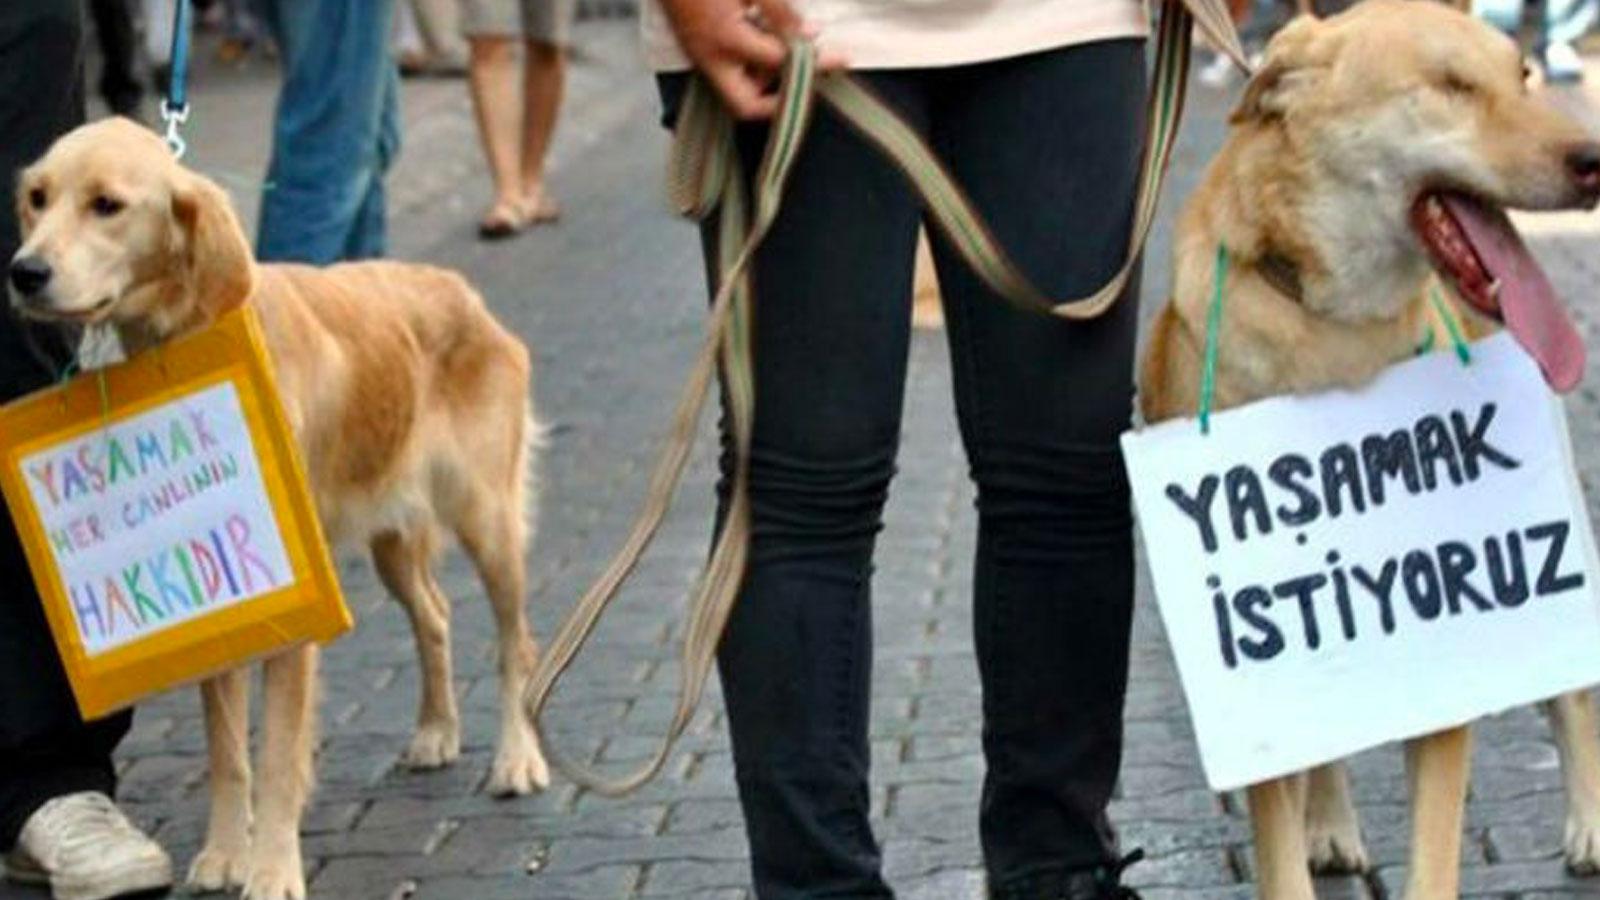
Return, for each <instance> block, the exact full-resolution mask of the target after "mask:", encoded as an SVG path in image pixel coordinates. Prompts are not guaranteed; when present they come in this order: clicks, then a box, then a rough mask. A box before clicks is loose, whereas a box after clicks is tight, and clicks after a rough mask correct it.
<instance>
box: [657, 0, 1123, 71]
mask: <svg viewBox="0 0 1600 900" xmlns="http://www.w3.org/2000/svg"><path fill="white" fill-rule="evenodd" d="M791 2H792V3H793V4H794V6H795V9H796V10H798V11H799V13H800V15H801V16H803V17H804V18H805V19H806V21H808V22H810V23H812V24H813V25H815V26H817V28H818V31H819V32H820V34H819V36H818V44H819V45H820V46H822V47H826V48H829V49H833V50H838V51H840V52H842V53H843V54H844V55H845V57H846V58H847V59H848V60H849V61H850V67H851V68H853V69H911V68H923V67H929V66H954V65H961V64H963V63H974V62H983V61H985V60H991V59H1003V58H1005V57H1008V56H1020V55H1022V54H1024V53H1033V52H1036V51H1040V50H1052V49H1055V48H1057V47H1065V46H1069V45H1072V44H1086V43H1089V42H1091V41H1102V40H1108V39H1111V38H1125V37H1142V36H1143V35H1144V34H1145V33H1146V32H1147V31H1148V29H1149V23H1148V20H1147V18H1146V14H1145V6H1144V2H1143V0H791ZM641 27H642V29H643V32H644V50H645V56H646V58H647V59H648V61H649V63H650V65H651V67H652V68H655V69H656V70H658V71H673V70H679V69H687V68H689V62H688V60H687V59H686V58H685V57H684V55H683V52H682V51H681V50H679V49H678V42H677V40H676V39H675V38H674V37H673V36H672V28H671V25H670V24H669V23H668V21H667V17H666V14H665V13H664V12H662V10H661V7H660V5H659V2H658V0H645V3H644V9H643V11H642V15H641Z"/></svg>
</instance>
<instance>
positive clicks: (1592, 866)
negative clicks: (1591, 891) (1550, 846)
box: [1566, 816, 1600, 876]
mask: <svg viewBox="0 0 1600 900" xmlns="http://www.w3.org/2000/svg"><path fill="white" fill-rule="evenodd" d="M1566 855H1567V871H1568V872H1571V873H1572V874H1574V875H1582V876H1589V875H1600V819H1596V818H1595V817H1593V816H1568V817H1567V837H1566Z"/></svg>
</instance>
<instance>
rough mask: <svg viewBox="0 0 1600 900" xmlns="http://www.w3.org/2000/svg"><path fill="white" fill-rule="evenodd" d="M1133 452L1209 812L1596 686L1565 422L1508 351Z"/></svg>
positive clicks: (1596, 630)
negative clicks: (1233, 792) (1266, 788)
mask: <svg viewBox="0 0 1600 900" xmlns="http://www.w3.org/2000/svg"><path fill="white" fill-rule="evenodd" d="M1122 444H1123V448H1124V450H1125V452H1126V456H1127V467H1128V473H1129V477H1130V479H1131V481H1132V484H1133V496H1134V503H1135V506H1136V509H1137V511H1138V516H1139V522H1140V528H1141V530H1142V532H1143V535H1144V542H1145V547H1146V549H1147V553H1148V555H1149V559H1150V569H1151V574H1152V576H1153V578H1154V585H1155V592H1156V599H1157V603H1158V605H1159V606H1160V609H1161V616H1162V619H1163V621H1164V622H1165V624H1166V629H1167V634H1168V637H1169V639H1170V641H1171V644H1172V649H1173V653H1174V655H1175V656H1176V658H1177V664H1178V671H1179V675H1180V678H1181V680H1182V682H1183V688H1184V692H1185V693H1186V694H1187V697H1188V702H1189V710H1190V714H1191V716H1192V717H1193V721H1194V728H1195V733H1196V736H1197V738H1198V741H1199V745H1200V756H1201V761H1202V763H1203V765H1204V767H1205V771H1206V778H1207V780H1208V781H1209V782H1210V784H1211V786H1212V787H1213V788H1214V789H1216V790H1229V789H1233V788H1237V787H1241V786H1244V785H1247V784H1253V783H1256V782H1259V781H1263V780H1265V779H1268V778H1273V777H1277V776H1279V775H1284V774H1288V773H1290V772H1295V771H1299V770H1302V769H1306V768H1309V767H1311V766H1314V765H1316V764H1319V763H1323V762H1327V761H1330V760H1333V759H1338V758H1340V757H1343V756H1347V755H1349V754H1351V753H1354V752H1356V751H1359V750H1363V749H1366V748H1369V747H1373V746H1376V745H1379V744H1383V743H1387V742H1389V741H1394V740H1398V739H1402V738H1409V737H1415V736H1418V735H1422V734H1427V733H1430V732H1433V731H1437V730H1439V729H1441V728H1446V727H1450V726H1453V725H1458V724H1461V723H1464V722H1468V721H1471V720H1472V719H1475V718H1479V717H1481V716H1484V715H1487V714H1490V713H1495V712H1499V711H1502V710H1505V709H1508V708H1511V707H1513V706H1518V705H1521V704H1525V703H1529V702H1533V701H1536V700H1541V699H1545V698H1548V697H1551V696H1554V695H1556V694H1559V693H1562V692H1565V691H1569V690H1573V689H1576V688H1581V687H1585V686H1588V685H1591V684H1595V683H1597V682H1600V603H1597V600H1600V597H1597V595H1596V578H1597V577H1600V563H1597V558H1596V553H1595V543H1594V537H1593V533H1592V531H1591V528H1590V524H1589V518H1588V514H1587V512H1586V510H1585V507H1584V502H1583V494H1582V490H1581V488H1580V487H1579V484H1578V479H1577V474H1576V472H1575V470H1574V468H1573V465H1572V457H1571V445H1570V439H1569V438H1568V436H1567V433H1566V420H1565V417H1564V414H1563V411H1562V408H1561V405H1560V403H1559V401H1558V400H1557V399H1556V398H1555V397H1554V395H1552V394H1551V393H1550V390H1549V389H1548V388H1547V387H1546V386H1545V384H1544V382H1543V380H1542V379H1541V378H1540V376H1539V372H1538V369H1537V368H1536V367H1535V365H1534V363H1533V362H1532V361H1531V360H1530V359H1528V357H1527V356H1526V355H1525V354H1524V353H1523V352H1522V350H1521V349H1520V348H1519V347H1517V345H1516V344H1515V343H1514V342H1513V341H1512V340H1511V338H1509V337H1508V336H1505V335H1497V336H1495V337H1492V338H1489V339H1487V340H1484V341H1482V342H1479V343H1477V344H1474V345H1473V346H1472V361H1471V364H1470V365H1465V366H1464V365H1462V364H1461V362H1460V361H1459V360H1458V359H1457V358H1456V357H1455V356H1454V355H1453V354H1450V353H1433V354H1429V355H1426V356H1422V357H1419V358H1417V359H1414V360H1410V361H1407V362H1405V363H1401V364H1399V365H1396V366H1394V367H1393V368H1391V369H1389V370H1388V371H1386V372H1384V373H1383V374H1382V375H1380V376H1379V377H1378V378H1377V379H1376V380H1374V381H1373V382H1372V383H1371V384H1370V385H1368V386H1366V387H1365V388H1363V389H1361V390H1359V391H1334V392H1329V393H1325V394H1320V395H1317V396H1312V397H1296V398H1290V397H1284V398H1274V399H1270V400H1264V401H1261V402H1258V403H1253V404H1250V405H1248V406H1243V407H1239V408H1237V409H1233V410H1229V411H1226V412H1222V413H1218V414H1216V415H1213V416H1212V418H1211V433H1210V434H1209V435H1202V434H1201V433H1200V429H1199V426H1198V424H1197V423H1196V421H1195V420H1194V419H1183V420H1178V421H1172V422H1166V423H1162V424H1160V425H1156V426H1152V427H1147V428H1144V429H1142V430H1138V431H1130V432H1128V433H1127V434H1124V435H1123V437H1122Z"/></svg>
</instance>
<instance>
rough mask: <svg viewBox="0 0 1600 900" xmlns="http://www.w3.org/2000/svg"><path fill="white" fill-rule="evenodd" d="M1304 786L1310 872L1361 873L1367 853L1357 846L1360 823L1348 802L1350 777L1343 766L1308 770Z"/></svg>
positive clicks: (1339, 764) (1364, 849)
mask: <svg viewBox="0 0 1600 900" xmlns="http://www.w3.org/2000/svg"><path fill="white" fill-rule="evenodd" d="M1307 778H1308V784H1307V786H1306V846H1307V848H1308V849H1309V852H1310V861H1311V871H1313V872H1317V873H1327V874H1343V873H1353V872H1365V871H1366V870H1367V865H1368V862H1367V849H1366V847H1364V846H1362V842H1361V820H1360V819H1358V818H1357V817H1356V808H1355V804H1354V803H1352V802H1351V801H1350V774H1349V773H1348V772H1347V771H1345V767H1344V763H1338V762H1335V763H1328V764H1327V765H1324V766H1318V767H1316V768H1315V769H1312V770H1311V773H1310V775H1309V776H1307Z"/></svg>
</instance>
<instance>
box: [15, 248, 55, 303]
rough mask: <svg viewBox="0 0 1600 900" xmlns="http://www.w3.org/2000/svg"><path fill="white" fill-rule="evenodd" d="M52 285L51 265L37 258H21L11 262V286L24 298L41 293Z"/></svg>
mask: <svg viewBox="0 0 1600 900" xmlns="http://www.w3.org/2000/svg"><path fill="white" fill-rule="evenodd" d="M49 283H50V264H49V263H47V262H45V261H44V260H42V259H40V258H39V257H37V256H19V257H17V258H16V259H14V260H12V261H11V286H12V287H14V288H16V289H17V293H19V294H21V295H23V296H24V297H31V296H33V295H34V294H37V293H39V290H40V288H43V287H44V286H45V285H47V284H49Z"/></svg>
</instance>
